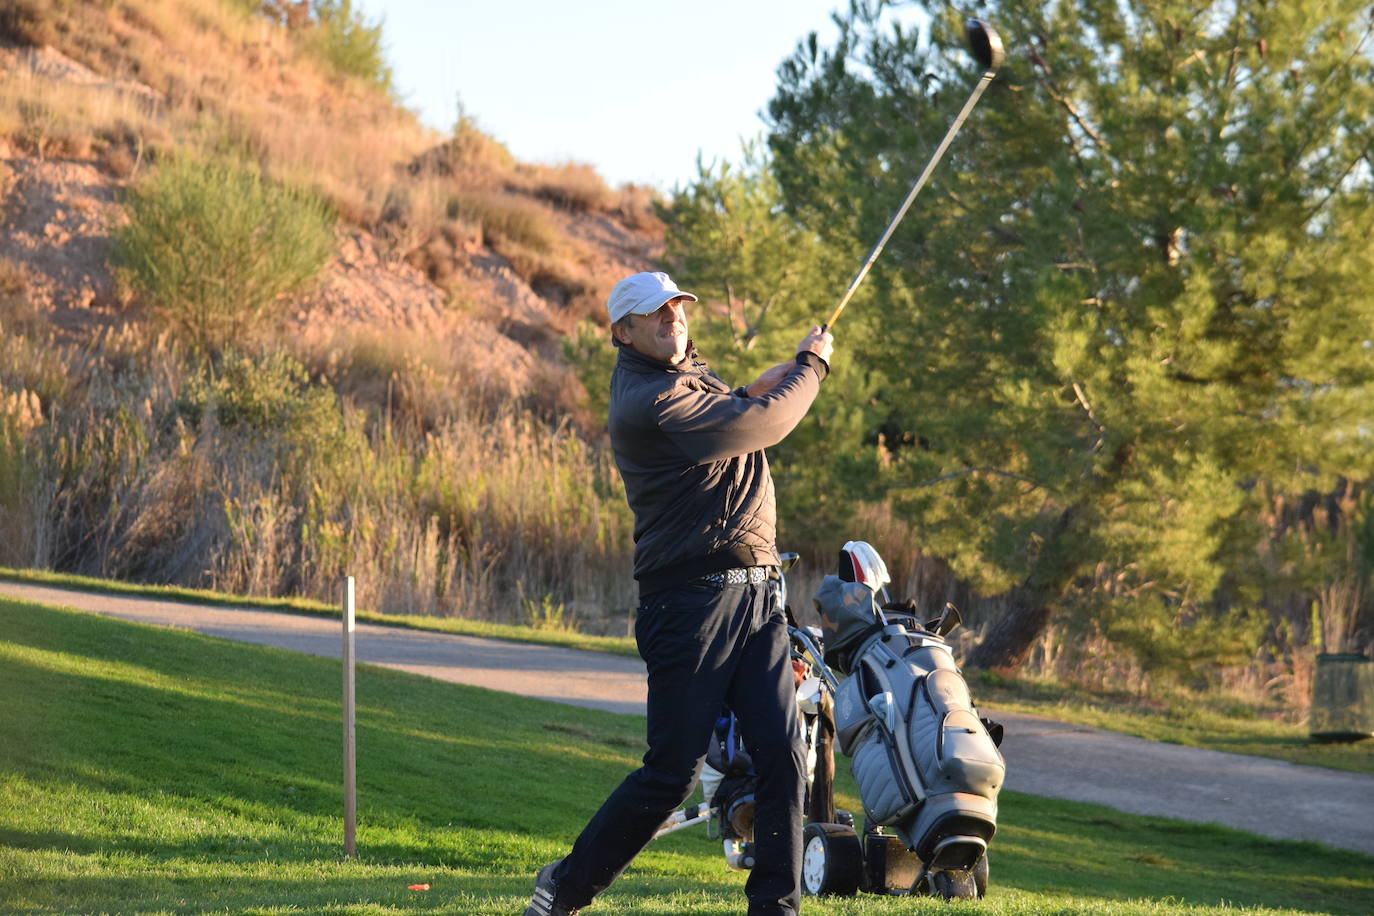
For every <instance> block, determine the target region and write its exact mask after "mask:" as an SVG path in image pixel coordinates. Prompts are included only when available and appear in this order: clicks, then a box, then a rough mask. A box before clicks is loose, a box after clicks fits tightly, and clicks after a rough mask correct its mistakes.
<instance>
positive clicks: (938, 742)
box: [815, 545, 1005, 896]
mask: <svg viewBox="0 0 1374 916" xmlns="http://www.w3.org/2000/svg"><path fill="white" fill-rule="evenodd" d="M848 546H849V545H846V547H848ZM863 546H865V547H867V545H863ZM869 549H870V550H871V548H869ZM874 556H876V554H874ZM879 562H881V561H880V560H879ZM855 565H856V566H857V565H858V564H857V563H856V564H855ZM841 569H842V572H843V571H844V567H843V565H842V567H841ZM846 578H855V577H852V576H846ZM880 585H881V583H878V584H874V583H872V582H865V581H864V580H863V578H862V577H858V579H857V581H844V579H842V578H841V577H840V576H826V577H825V579H824V580H823V581H822V582H821V585H820V588H819V589H818V590H817V592H816V596H815V604H816V609H817V611H818V612H819V613H820V616H821V619H822V621H823V627H822V628H823V630H824V632H825V636H826V639H825V645H826V648H825V660H826V663H827V665H828V666H829V667H830V668H832V669H833V670H834V671H835V672H838V673H839V674H842V675H847V677H845V678H844V680H842V681H840V682H839V684H838V687H837V688H836V691H835V701H834V702H835V734H836V741H837V743H838V745H839V747H840V750H841V751H842V752H843V753H844V754H845V755H846V756H848V757H849V758H850V761H851V769H852V772H853V774H854V779H855V781H856V782H857V783H858V787H859V794H860V797H861V798H862V800H863V807H864V815H865V818H866V825H867V829H869V830H871V829H872V828H873V827H875V826H881V827H883V828H889V829H890V830H891V831H893V832H895V834H896V836H897V837H898V838H899V839H900V840H901V843H902V845H903V846H905V847H906V848H907V849H908V850H910V851H912V852H914V853H915V854H916V856H917V857H918V858H919V859H920V862H921V865H922V870H921V873H920V876H919V877H918V878H917V879H916V883H919V882H920V881H921V880H922V879H923V878H925V877H927V876H929V875H931V874H933V873H937V872H955V873H964V874H967V873H969V872H970V871H971V870H972V869H974V868H975V866H978V865H979V864H980V863H981V861H982V859H983V856H984V853H985V852H986V850H987V844H988V841H989V840H991V839H992V835H993V833H994V832H995V831H996V829H997V794H998V791H999V790H1000V789H1001V787H1002V781H1003V776H1004V773H1005V765H1004V763H1003V760H1002V755H1001V753H1000V752H999V751H998V749H997V744H998V743H1000V740H999V739H1000V731H1001V730H1000V727H995V726H994V729H993V731H989V728H988V725H989V724H991V723H987V722H986V721H985V720H981V719H980V718H979V716H978V712H977V710H976V709H975V708H974V706H973V703H972V700H971V698H970V696H969V691H968V686H967V685H966V684H965V682H964V679H963V677H962V675H961V674H960V673H959V669H958V667H957V666H956V665H955V663H954V658H953V655H952V653H951V652H950V648H949V645H948V643H946V642H945V640H944V639H943V637H942V633H944V632H947V630H948V629H952V628H953V626H954V625H955V624H956V623H957V613H953V609H952V608H950V612H952V613H953V619H952V620H951V619H950V618H949V617H948V616H947V617H944V618H941V619H940V620H937V621H930V622H928V623H925V622H922V621H920V620H918V619H917V618H916V616H915V614H914V608H911V607H908V608H900V609H899V608H897V607H896V606H894V605H888V610H889V611H890V613H886V614H885V613H884V610H883V609H881V608H879V607H878V605H877V602H876V600H875V589H877V588H878V587H880ZM980 890H981V889H980ZM961 896H962V895H961Z"/></svg>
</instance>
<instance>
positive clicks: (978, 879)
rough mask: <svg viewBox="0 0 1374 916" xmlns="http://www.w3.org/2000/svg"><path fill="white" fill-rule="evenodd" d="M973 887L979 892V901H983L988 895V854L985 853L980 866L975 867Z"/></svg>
mask: <svg viewBox="0 0 1374 916" xmlns="http://www.w3.org/2000/svg"><path fill="white" fill-rule="evenodd" d="M972 871H973V886H974V888H975V889H976V890H977V891H978V899H979V900H981V899H983V898H984V897H986V896H987V895H988V854H987V853H986V852H985V853H983V857H982V858H981V859H979V860H978V864H977V865H975V866H973V869H972Z"/></svg>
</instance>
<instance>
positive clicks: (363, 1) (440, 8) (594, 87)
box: [355, 0, 848, 191]
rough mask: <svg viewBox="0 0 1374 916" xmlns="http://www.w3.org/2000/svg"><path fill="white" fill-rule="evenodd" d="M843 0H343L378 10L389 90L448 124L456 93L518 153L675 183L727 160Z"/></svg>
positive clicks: (617, 176)
mask: <svg viewBox="0 0 1374 916" xmlns="http://www.w3.org/2000/svg"><path fill="white" fill-rule="evenodd" d="M840 7H844V8H847V7H848V0H695V2H676V3H673V2H665V0H582V2H566V0H562V2H559V0H481V2H478V0H449V2H445V0H355V9H360V10H361V11H362V12H363V15H364V17H365V18H366V19H367V20H368V21H369V22H375V21H377V20H378V19H381V20H382V35H383V41H384V44H385V47H386V55H387V60H388V62H389V63H390V65H391V67H392V69H393V71H394V76H395V83H396V87H397V91H398V94H399V95H400V96H401V98H402V101H403V102H404V103H405V104H406V106H407V107H409V108H411V109H412V110H414V111H416V112H417V113H418V114H419V115H420V117H421V119H422V120H423V121H424V122H425V123H426V124H428V125H430V126H431V127H435V128H437V129H439V130H443V131H448V130H450V129H451V128H452V127H453V125H454V122H455V121H456V120H457V116H458V110H459V109H458V105H459V101H460V100H461V103H462V108H463V111H464V113H465V114H466V115H467V116H468V117H470V118H472V119H473V120H474V121H475V122H476V124H477V126H478V127H479V128H480V129H481V130H482V131H484V132H485V133H487V134H490V135H491V136H494V137H495V138H496V139H497V140H500V141H501V142H502V143H504V144H505V145H506V147H507V148H508V149H509V150H510V151H511V153H512V154H513V155H514V156H515V158H516V159H518V160H520V161H522V162H531V163H540V164H548V165H557V164H560V163H563V162H568V161H573V162H581V163H588V164H591V165H592V166H594V167H595V168H596V170H597V171H598V172H599V173H600V175H601V177H602V178H603V179H605V180H606V181H607V182H608V183H609V184H611V185H613V186H616V185H620V184H623V183H626V182H633V183H636V184H644V185H652V186H655V187H658V188H659V189H661V190H664V191H671V190H672V189H673V187H675V186H678V185H685V184H687V183H688V182H689V181H690V180H691V179H692V178H693V177H694V176H695V175H696V174H697V170H696V161H697V156H698V153H700V154H701V155H702V156H703V157H704V158H705V160H706V161H708V162H709V161H711V160H713V159H717V160H725V161H730V162H734V161H738V160H739V158H740V148H741V141H742V139H748V138H752V137H755V136H757V135H759V134H760V133H761V132H762V130H763V126H764V125H763V121H762V120H761V119H760V117H759V114H760V112H762V111H763V109H764V108H765V107H766V105H767V103H768V100H769V99H770V98H771V97H772V95H773V90H774V87H775V86H776V78H775V72H776V70H777V67H778V64H780V63H781V62H782V61H783V59H784V58H786V57H787V56H788V55H790V54H791V52H792V51H793V49H794V48H795V47H796V45H797V42H798V41H799V40H801V39H803V38H804V37H805V36H806V35H807V33H809V32H811V31H813V30H814V31H816V32H818V33H819V37H820V41H821V43H822V45H829V44H833V41H834V37H835V27H834V23H833V22H831V19H830V11H831V10H832V9H836V8H840Z"/></svg>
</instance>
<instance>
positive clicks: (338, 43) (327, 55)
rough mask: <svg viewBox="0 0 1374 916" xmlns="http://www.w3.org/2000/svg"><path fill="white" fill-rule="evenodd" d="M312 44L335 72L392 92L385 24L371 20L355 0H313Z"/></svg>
mask: <svg viewBox="0 0 1374 916" xmlns="http://www.w3.org/2000/svg"><path fill="white" fill-rule="evenodd" d="M312 8H313V12H314V14H315V22H314V25H313V26H312V27H311V30H310V39H309V44H310V47H311V48H312V49H313V50H314V52H315V53H316V54H317V55H319V57H320V58H322V59H323V60H324V61H325V62H326V63H327V64H329V66H330V67H332V68H333V69H334V70H335V71H336V72H338V73H341V74H344V75H346V76H352V77H357V78H358V79H361V80H363V81H365V82H368V83H372V84H374V85H376V86H378V87H380V88H381V89H383V90H384V91H386V92H388V93H389V92H391V68H390V67H388V66H387V63H386V56H385V55H384V54H383V53H382V23H381V21H380V20H378V21H377V22H376V23H375V24H370V23H368V22H367V21H366V20H365V19H364V18H363V16H362V13H361V12H359V11H358V10H355V9H354V8H353V0H314V3H313V4H312Z"/></svg>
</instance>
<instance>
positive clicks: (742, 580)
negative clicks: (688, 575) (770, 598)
mask: <svg viewBox="0 0 1374 916" xmlns="http://www.w3.org/2000/svg"><path fill="white" fill-rule="evenodd" d="M777 578H780V574H779V572H778V568H777V567H776V566H739V567H735V568H734V569H722V570H719V571H718V572H713V573H707V574H706V575H704V576H697V577H696V578H695V579H693V580H692V581H693V582H705V583H707V584H709V585H758V584H760V583H762V582H766V581H768V580H769V579H777Z"/></svg>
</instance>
